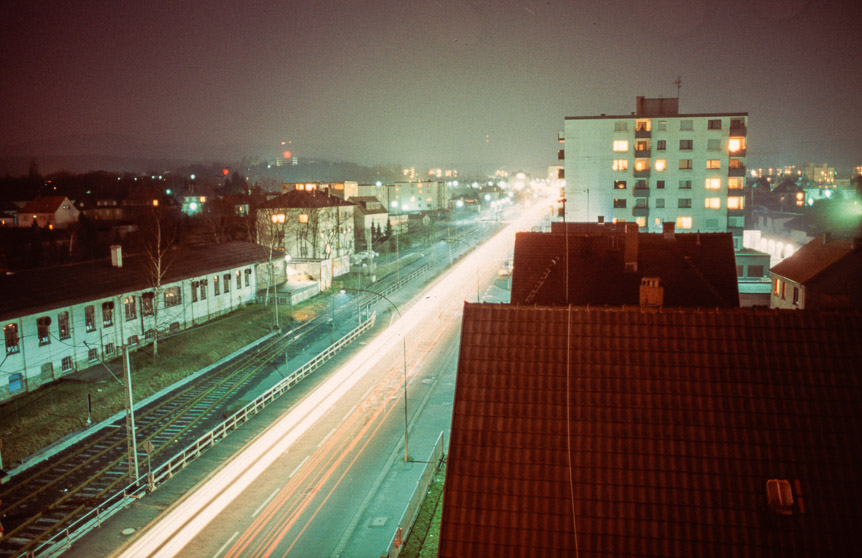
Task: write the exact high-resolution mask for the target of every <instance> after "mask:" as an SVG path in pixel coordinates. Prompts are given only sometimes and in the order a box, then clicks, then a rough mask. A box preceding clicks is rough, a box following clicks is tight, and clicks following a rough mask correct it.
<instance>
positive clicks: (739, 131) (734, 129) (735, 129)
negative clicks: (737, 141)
mask: <svg viewBox="0 0 862 558" xmlns="http://www.w3.org/2000/svg"><path fill="white" fill-rule="evenodd" d="M746 131H748V127H747V126H746V125H745V124H736V125H733V124H731V125H730V135H731V136H740V137H745V132H746Z"/></svg>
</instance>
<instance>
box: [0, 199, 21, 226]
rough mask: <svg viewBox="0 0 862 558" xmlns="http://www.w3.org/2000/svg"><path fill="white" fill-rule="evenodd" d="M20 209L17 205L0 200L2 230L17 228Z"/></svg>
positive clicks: (0, 224)
mask: <svg viewBox="0 0 862 558" xmlns="http://www.w3.org/2000/svg"><path fill="white" fill-rule="evenodd" d="M19 209H20V208H19V207H18V206H17V205H15V204H14V203H12V202H10V201H6V200H0V228H13V227H17V226H18V210H19Z"/></svg>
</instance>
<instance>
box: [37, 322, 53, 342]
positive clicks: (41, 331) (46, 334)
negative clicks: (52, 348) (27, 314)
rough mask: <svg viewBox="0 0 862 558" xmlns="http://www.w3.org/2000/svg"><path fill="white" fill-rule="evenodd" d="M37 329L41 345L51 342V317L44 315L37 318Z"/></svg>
mask: <svg viewBox="0 0 862 558" xmlns="http://www.w3.org/2000/svg"><path fill="white" fill-rule="evenodd" d="M36 330H37V332H38V335H39V345H49V344H50V343H51V318H49V317H48V316H42V317H41V318H38V319H37V320H36Z"/></svg>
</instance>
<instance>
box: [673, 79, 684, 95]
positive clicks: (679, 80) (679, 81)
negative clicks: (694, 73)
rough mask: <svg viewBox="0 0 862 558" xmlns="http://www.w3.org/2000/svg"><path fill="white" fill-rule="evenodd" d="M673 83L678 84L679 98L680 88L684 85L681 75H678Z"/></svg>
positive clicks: (677, 93) (677, 92)
mask: <svg viewBox="0 0 862 558" xmlns="http://www.w3.org/2000/svg"><path fill="white" fill-rule="evenodd" d="M673 84H674V85H676V98H677V99H679V88H680V87H682V79H681V78H680V77H679V76H676V79H675V80H674V82H673Z"/></svg>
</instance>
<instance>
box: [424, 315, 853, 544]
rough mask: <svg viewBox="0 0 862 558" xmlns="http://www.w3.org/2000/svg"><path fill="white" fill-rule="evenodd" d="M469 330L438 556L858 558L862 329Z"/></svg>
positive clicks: (490, 324) (585, 319)
mask: <svg viewBox="0 0 862 558" xmlns="http://www.w3.org/2000/svg"><path fill="white" fill-rule="evenodd" d="M463 324H464V325H463V330H462V336H461V347H460V357H459V365H458V380H457V387H456V390H455V404H454V409H453V422H452V434H451V441H450V453H449V464H448V468H447V476H446V484H445V489H444V490H445V494H444V508H443V523H442V529H441V534H440V551H439V556H441V557H463V556H494V557H497V556H518V557H521V556H542V557H545V556H575V555H576V554H575V553H576V549H577V552H578V553H579V555H580V556H581V557H588V556H591V557H592V556H608V557H610V556H634V555H637V556H764V555H770V556H814V555H817V556H825V555H853V554H855V553H856V552H858V540H857V537H856V535H855V533H856V529H857V526H858V523H859V520H860V519H862V475H860V471H862V443H860V440H862V405H860V400H862V377H860V374H859V372H858V363H859V362H860V360H862V315H860V314H859V313H845V314H837V313H812V312H805V311H783V312H782V311H764V310H758V311H753V310H747V309H746V310H740V309H719V310H709V311H681V310H675V311H669V310H666V309H665V310H662V311H656V310H653V311H642V310H640V309H637V308H616V309H585V308H563V307H554V308H550V307H525V306H520V307H519V306H510V305H489V304H485V305H477V304H467V305H466V307H465V312H464V322H463ZM769 479H787V480H789V481H790V482H791V486H795V487H796V488H795V490H794V492H795V497H796V502H795V504H794V507H793V508H792V512H793V513H792V514H790V515H778V514H776V513H775V512H773V511H772V510H771V508H770V507H769V505H768V504H767V497H766V482H767V480H769ZM796 481H798V486H796ZM799 489H801V492H800V490H799ZM800 497H801V498H800ZM800 499H801V500H802V503H803V505H804V513H800V512H801V511H802V509H801V507H802V506H800V505H799V500H800ZM573 512H574V513H573ZM575 533H577V535H576V534H575Z"/></svg>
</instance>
